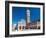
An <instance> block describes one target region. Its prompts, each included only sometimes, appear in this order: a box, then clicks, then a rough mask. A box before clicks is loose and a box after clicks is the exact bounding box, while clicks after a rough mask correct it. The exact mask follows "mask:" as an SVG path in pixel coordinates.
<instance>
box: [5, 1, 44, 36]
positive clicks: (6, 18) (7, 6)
mask: <svg viewBox="0 0 46 38" xmlns="http://www.w3.org/2000/svg"><path fill="white" fill-rule="evenodd" d="M9 3H19V4H33V5H43V25H44V26H43V33H33V34H18V35H9ZM37 35H45V4H44V3H40V2H19V1H5V37H18V36H37Z"/></svg>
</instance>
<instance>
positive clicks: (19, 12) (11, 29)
mask: <svg viewBox="0 0 46 38" xmlns="http://www.w3.org/2000/svg"><path fill="white" fill-rule="evenodd" d="M44 8H45V7H44V3H36V2H17V1H5V37H16V36H33V35H44V34H45V29H44V28H45V27H44V26H45V24H44V23H45V21H44V20H45V19H44V17H45V15H44V13H45V12H44V10H45V9H44Z"/></svg>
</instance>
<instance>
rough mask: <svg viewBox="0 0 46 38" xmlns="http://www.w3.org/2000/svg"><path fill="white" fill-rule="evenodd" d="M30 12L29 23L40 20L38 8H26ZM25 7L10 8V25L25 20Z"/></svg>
mask: <svg viewBox="0 0 46 38" xmlns="http://www.w3.org/2000/svg"><path fill="white" fill-rule="evenodd" d="M28 8H29V10H30V21H31V22H32V21H34V20H38V19H40V8H35V7H28ZM26 10H27V7H12V23H13V24H15V23H17V22H18V21H19V20H20V19H24V20H26V15H25V14H26Z"/></svg>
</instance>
